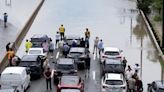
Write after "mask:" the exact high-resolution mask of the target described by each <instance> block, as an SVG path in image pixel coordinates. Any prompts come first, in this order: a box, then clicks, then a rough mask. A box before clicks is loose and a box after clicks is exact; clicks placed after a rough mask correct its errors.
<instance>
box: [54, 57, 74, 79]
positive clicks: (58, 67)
mask: <svg viewBox="0 0 164 92" xmlns="http://www.w3.org/2000/svg"><path fill="white" fill-rule="evenodd" d="M54 68H55V69H54V74H56V75H57V76H62V75H63V74H76V73H77V67H76V64H75V63H74V60H73V59H71V58H59V59H58V60H57V63H56V64H55V67H54Z"/></svg>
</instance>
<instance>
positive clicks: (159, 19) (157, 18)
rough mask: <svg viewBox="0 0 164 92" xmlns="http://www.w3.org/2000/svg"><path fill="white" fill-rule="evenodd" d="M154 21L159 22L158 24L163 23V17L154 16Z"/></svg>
mask: <svg viewBox="0 0 164 92" xmlns="http://www.w3.org/2000/svg"><path fill="white" fill-rule="evenodd" d="M154 21H157V22H159V21H162V16H159V15H158V16H154Z"/></svg>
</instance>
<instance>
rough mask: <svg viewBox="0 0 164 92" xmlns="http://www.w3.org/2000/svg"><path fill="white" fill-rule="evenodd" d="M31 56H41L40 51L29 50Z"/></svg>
mask: <svg viewBox="0 0 164 92" xmlns="http://www.w3.org/2000/svg"><path fill="white" fill-rule="evenodd" d="M29 54H41V51H40V50H29Z"/></svg>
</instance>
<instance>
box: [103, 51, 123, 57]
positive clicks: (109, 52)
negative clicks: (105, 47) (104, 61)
mask: <svg viewBox="0 0 164 92" xmlns="http://www.w3.org/2000/svg"><path fill="white" fill-rule="evenodd" d="M104 54H105V55H110V56H116V55H120V54H119V52H116V51H105V53H104Z"/></svg>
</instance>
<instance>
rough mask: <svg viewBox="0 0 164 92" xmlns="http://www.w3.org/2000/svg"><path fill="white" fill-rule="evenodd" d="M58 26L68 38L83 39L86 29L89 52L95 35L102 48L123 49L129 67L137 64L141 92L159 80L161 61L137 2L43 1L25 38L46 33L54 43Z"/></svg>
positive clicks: (112, 0) (20, 53)
mask: <svg viewBox="0 0 164 92" xmlns="http://www.w3.org/2000/svg"><path fill="white" fill-rule="evenodd" d="M61 24H63V25H64V26H65V28H66V34H68V35H72V34H75V35H80V36H84V32H85V28H89V30H90V32H91V38H90V50H91V52H92V50H93V39H94V38H95V37H96V36H98V37H99V38H100V39H102V40H103V42H104V46H111V47H118V48H120V49H122V50H123V53H124V55H125V57H126V58H127V60H128V65H131V67H134V65H135V64H136V63H138V64H139V65H140V67H141V70H140V72H139V75H140V78H141V79H142V80H143V83H144V92H146V88H147V83H150V82H152V81H154V80H160V79H162V77H163V76H162V74H161V71H162V68H161V63H162V62H163V61H161V60H160V58H159V56H158V52H157V50H156V49H155V47H154V45H153V42H152V41H151V39H150V37H149V34H148V32H147V31H148V29H147V28H146V26H145V24H144V21H143V19H142V18H141V16H140V15H139V12H138V10H137V9H136V0H45V3H44V5H43V7H42V8H41V11H40V12H39V13H38V16H37V18H36V19H35V21H34V23H33V25H32V27H31V28H30V30H29V32H28V34H27V35H26V37H25V39H29V38H30V37H31V36H32V35H33V34H47V35H48V36H50V37H51V38H53V41H55V34H56V32H57V31H58V28H59V27H60V25H61ZM25 39H24V40H23V42H22V44H21V47H20V48H19V51H18V53H17V54H18V55H20V56H22V55H23V54H25V52H24V51H25V46H24V43H25ZM160 62H161V63H160Z"/></svg>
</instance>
